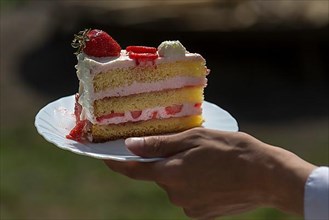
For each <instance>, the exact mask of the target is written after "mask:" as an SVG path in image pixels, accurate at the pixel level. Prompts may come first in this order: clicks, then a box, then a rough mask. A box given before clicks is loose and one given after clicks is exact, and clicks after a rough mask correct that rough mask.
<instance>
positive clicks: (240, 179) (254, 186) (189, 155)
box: [105, 128, 314, 219]
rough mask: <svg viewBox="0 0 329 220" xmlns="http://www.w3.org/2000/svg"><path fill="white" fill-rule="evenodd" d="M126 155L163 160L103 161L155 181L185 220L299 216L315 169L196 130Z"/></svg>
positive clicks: (146, 143) (133, 146)
mask: <svg viewBox="0 0 329 220" xmlns="http://www.w3.org/2000/svg"><path fill="white" fill-rule="evenodd" d="M126 145H127V147H128V149H129V150H130V151H132V152H133V153H135V154H137V155H140V156H142V157H164V158H165V159H164V160H161V161H157V162H151V163H141V162H118V161H110V160H108V161H105V162H106V164H107V165H108V166H109V167H110V168H111V169H112V170H114V171H116V172H119V173H122V174H124V175H126V176H128V177H131V178H134V179H140V180H150V181H155V182H156V183H157V184H158V185H159V186H160V187H162V188H163V189H164V190H165V191H166V192H167V194H168V196H169V198H170V200H171V202H172V203H173V204H175V205H177V206H179V207H182V208H183V209H184V211H185V213H186V215H187V216H189V217H192V218H198V219H209V218H214V217H218V216H224V215H232V214H238V213H241V212H244V211H247V210H251V209H253V208H255V207H258V206H264V205H265V206H271V207H277V208H280V209H283V210H285V211H290V212H295V213H299V214H302V212H303V192H304V183H305V181H306V178H307V177H308V175H309V173H310V172H311V170H312V169H314V166H313V165H311V164H309V163H307V162H305V161H303V160H302V159H300V158H299V157H297V156H296V155H294V154H292V153H291V152H288V151H285V150H283V149H281V148H277V147H273V146H271V145H268V144H265V143H263V142H261V141H259V140H257V139H255V138H253V137H252V136H250V135H248V134H245V133H242V132H224V131H215V130H210V129H204V128H195V129H191V130H188V131H185V132H182V133H179V134H173V135H165V136H151V137H144V138H130V139H127V140H126Z"/></svg>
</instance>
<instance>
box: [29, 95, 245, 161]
mask: <svg viewBox="0 0 329 220" xmlns="http://www.w3.org/2000/svg"><path fill="white" fill-rule="evenodd" d="M74 102H75V101H74V95H72V96H67V97H64V98H61V99H58V100H56V101H54V102H51V103H49V104H48V105H46V106H45V107H44V108H42V109H41V110H40V111H39V113H38V114H37V115H36V117H35V127H36V128H37V130H38V132H39V134H41V135H42V136H43V137H44V138H45V139H46V140H47V141H49V142H50V143H53V144H55V145H56V146H57V147H59V148H62V149H64V150H69V151H71V152H73V153H76V154H80V155H85V156H90V157H94V158H98V159H112V160H118V161H141V162H151V161H156V160H159V159H161V158H142V157H139V156H136V155H134V154H132V153H131V152H130V151H129V150H128V149H127V148H126V147H125V144H124V140H123V139H121V140H116V141H108V142H105V143H88V142H86V143H79V142H76V141H74V140H70V139H67V138H66V135H67V134H68V133H69V132H70V130H71V129H72V128H73V127H74V125H75V116H74V113H73V110H74ZM202 108H203V117H204V119H205V122H204V123H203V127H205V128H210V129H216V130H223V131H238V129H239V128H238V124H237V122H236V120H235V119H234V118H233V117H232V116H231V115H230V114H229V113H228V112H226V111H225V110H223V109H222V108H220V107H218V106H217V105H215V104H212V103H209V102H206V101H205V102H204V103H203V104H202Z"/></svg>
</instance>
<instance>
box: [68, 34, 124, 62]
mask: <svg viewBox="0 0 329 220" xmlns="http://www.w3.org/2000/svg"><path fill="white" fill-rule="evenodd" d="M71 45H72V47H74V48H78V51H77V52H76V54H79V53H81V51H83V52H84V53H85V54H87V55H89V56H94V57H111V56H119V55H120V52H121V47H120V45H119V44H118V43H117V42H116V41H115V40H114V39H113V38H112V37H111V36H110V35H109V34H107V33H106V32H104V31H102V30H98V29H93V30H90V29H86V30H84V31H80V32H79V33H78V34H75V35H74V39H73V41H72V44H71Z"/></svg>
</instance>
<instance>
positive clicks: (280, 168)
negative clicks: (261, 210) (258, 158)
mask: <svg viewBox="0 0 329 220" xmlns="http://www.w3.org/2000/svg"><path fill="white" fill-rule="evenodd" d="M271 157H272V166H271V167H270V172H269V173H268V174H269V175H268V182H269V187H268V190H269V193H268V194H269V195H271V196H270V197H269V198H270V200H271V201H269V203H270V205H272V206H273V207H275V208H278V209H280V210H282V211H285V212H291V213H295V214H298V215H303V210H304V187H305V183H306V180H307V178H308V176H309V175H310V173H311V172H312V170H313V169H315V168H316V167H315V166H314V165H312V164H310V163H308V162H306V161H304V160H302V159H301V158H300V157H298V156H297V155H295V154H293V153H291V152H289V151H287V150H284V149H282V148H279V147H272V156H271Z"/></svg>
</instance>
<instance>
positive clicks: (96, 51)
mask: <svg viewBox="0 0 329 220" xmlns="http://www.w3.org/2000/svg"><path fill="white" fill-rule="evenodd" d="M72 46H74V47H76V48H78V52H77V53H76V54H77V59H78V64H77V65H76V69H77V76H78V78H79V83H80V86H79V93H78V94H77V95H76V104H75V115H76V126H75V128H73V129H72V131H71V132H70V134H68V135H67V137H68V138H70V139H74V140H78V141H81V140H89V141H92V142H104V141H108V140H115V139H121V138H127V137H131V136H146V135H156V134H164V133H173V132H179V131H183V130H186V129H190V128H193V127H197V126H201V125H202V122H203V118H202V108H201V104H202V102H203V99H204V98H203V90H204V87H205V86H206V84H207V79H206V76H207V74H208V73H209V70H208V69H207V68H206V66H205V64H206V61H205V59H204V58H203V57H202V56H201V55H199V54H196V53H190V52H188V51H186V49H185V47H184V46H183V45H182V44H181V43H180V42H179V41H164V42H162V43H161V44H160V45H159V47H158V48H155V47H146V46H128V47H126V48H125V49H124V50H122V49H121V47H120V45H119V44H118V43H117V42H116V41H115V40H114V39H113V38H112V37H111V36H109V35H108V34H107V33H106V32H104V31H101V30H85V31H82V32H79V34H78V35H75V38H74V40H73V43H72Z"/></svg>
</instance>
